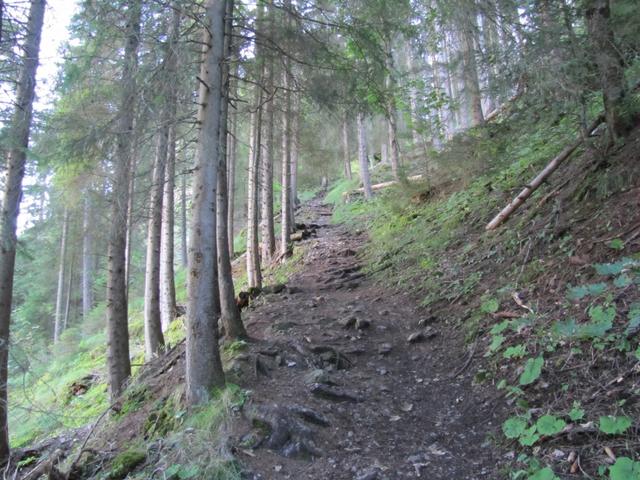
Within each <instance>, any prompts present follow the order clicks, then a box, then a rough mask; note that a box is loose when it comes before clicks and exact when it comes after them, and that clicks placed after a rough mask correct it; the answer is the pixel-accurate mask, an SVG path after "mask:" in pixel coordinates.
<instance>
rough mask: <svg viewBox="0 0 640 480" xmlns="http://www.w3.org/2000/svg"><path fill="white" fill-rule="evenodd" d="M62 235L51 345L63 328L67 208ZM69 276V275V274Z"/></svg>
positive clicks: (65, 209) (58, 337) (66, 209)
mask: <svg viewBox="0 0 640 480" xmlns="http://www.w3.org/2000/svg"><path fill="white" fill-rule="evenodd" d="M62 217H63V218H62V235H61V237H60V254H59V257H58V291H57V293H56V311H55V317H54V325H53V343H58V340H60V334H61V333H62V326H63V322H62V319H63V313H62V309H63V296H64V284H65V280H66V268H67V262H66V261H67V245H68V243H69V242H68V237H69V208H68V207H67V206H65V207H64V213H63V215H62ZM69 275H70V273H69Z"/></svg>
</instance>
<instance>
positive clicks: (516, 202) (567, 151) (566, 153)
mask: <svg viewBox="0 0 640 480" xmlns="http://www.w3.org/2000/svg"><path fill="white" fill-rule="evenodd" d="M602 122H604V115H599V116H598V118H596V119H595V120H594V121H593V123H592V124H591V125H589V128H588V129H587V135H591V133H592V132H593V131H594V130H595V129H596V128H598V126H599V125H600V124H601V123H602ZM583 142H584V138H583V137H580V138H578V139H576V140H575V141H574V142H573V143H572V144H571V145H568V146H567V147H565V148H564V150H562V151H561V152H560V153H559V154H558V155H557V156H556V157H555V158H554V159H553V160H551V161H550V162H549V163H548V164H547V166H546V167H544V169H543V170H542V171H541V172H540V173H539V174H538V175H537V176H536V177H535V178H534V179H533V180H532V181H531V183H529V184H528V185H527V186H525V187H524V189H523V190H522V191H521V192H520V193H519V194H518V195H517V196H516V198H514V199H513V200H512V201H511V203H509V205H507V206H506V207H505V208H503V209H502V211H501V212H500V213H499V214H498V215H496V216H495V217H494V218H493V220H491V221H490V222H489V223H488V224H487V226H486V227H485V229H486V230H495V229H496V228H498V227H499V226H500V225H502V223H504V222H505V221H506V220H507V219H508V218H509V217H510V216H511V214H513V212H515V211H516V210H517V209H518V208H519V207H520V205H522V204H523V203H524V202H525V201H526V200H527V198H529V197H530V196H531V194H532V193H533V192H535V191H536V190H537V189H538V187H539V186H540V185H542V182H544V181H545V180H546V179H547V177H549V175H551V174H552V173H553V172H555V171H556V170H557V169H558V167H559V166H560V165H561V164H562V162H564V161H565V160H566V159H567V158H569V157H570V156H571V154H572V153H573V152H574V151H575V150H576V149H577V148H578V147H579V146H580V145H582V143H583Z"/></svg>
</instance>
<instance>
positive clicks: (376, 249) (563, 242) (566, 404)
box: [326, 106, 640, 480]
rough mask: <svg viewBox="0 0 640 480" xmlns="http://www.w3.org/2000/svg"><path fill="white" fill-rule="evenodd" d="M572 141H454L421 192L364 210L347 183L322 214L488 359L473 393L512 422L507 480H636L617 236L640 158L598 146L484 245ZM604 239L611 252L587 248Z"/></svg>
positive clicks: (535, 136)
mask: <svg viewBox="0 0 640 480" xmlns="http://www.w3.org/2000/svg"><path fill="white" fill-rule="evenodd" d="M596 107H597V106H596ZM594 108H595V107H594ZM575 135H576V132H575V130H574V129H573V128H572V127H571V121H570V120H569V119H568V117H564V118H560V119H557V118H556V119H549V118H540V119H539V122H537V123H536V124H534V125H531V124H530V123H529V122H525V121H518V119H517V117H516V118H513V119H512V120H511V121H510V122H509V125H504V124H497V125H490V126H487V127H485V128H479V129H476V130H472V131H471V132H469V133H468V134H466V135H464V136H460V137H459V138H457V139H454V140H453V141H452V142H450V143H449V145H448V147H447V149H446V150H445V151H443V152H440V153H437V154H435V155H434V157H433V158H430V159H429V161H428V162H427V170H426V171H427V173H428V176H427V179H426V180H425V181H424V182H422V183H414V184H411V185H410V186H409V187H407V186H404V187H401V186H395V187H392V188H388V189H386V190H385V191H383V192H382V193H379V194H377V195H376V197H375V198H374V199H373V200H372V201H369V202H365V201H363V200H362V199H360V198H358V197H357V196H353V195H351V196H350V197H349V201H344V200H345V199H346V198H347V196H346V195H344V193H345V192H347V191H348V190H349V188H353V187H352V185H351V184H349V182H346V181H342V182H339V183H338V184H336V185H335V186H334V188H333V189H332V190H331V191H330V193H329V195H328V196H327V198H326V200H327V201H328V202H331V203H333V204H334V205H335V211H334V217H333V219H334V221H335V222H340V223H344V224H345V225H351V226H352V228H354V229H361V230H365V231H367V232H368V234H369V243H368V246H367V249H366V252H365V256H366V260H367V265H368V269H369V271H370V272H371V273H373V274H374V275H375V276H376V278H377V279H378V281H379V282H381V283H384V284H385V285H387V286H389V287H392V288H395V289H398V290H402V291H405V292H410V293H413V294H414V295H416V296H418V298H419V299H421V300H422V305H423V307H424V308H425V310H426V311H427V312H428V313H429V314H430V315H431V316H432V317H433V318H436V319H439V320H440V321H443V322H444V323H448V324H450V325H452V326H453V327H454V328H457V329H459V330H460V331H461V332H465V334H466V335H465V336H466V341H467V342H469V344H470V346H469V348H470V349H471V350H472V351H475V350H476V348H477V347H478V346H480V350H482V349H484V351H483V352H482V353H483V354H484V357H483V358H482V361H481V362H480V365H479V366H477V368H476V372H475V381H476V382H478V383H490V384H492V385H494V386H495V387H496V389H497V391H498V397H497V398H498V399H502V400H501V401H505V400H506V402H507V404H508V405H510V407H508V408H509V409H510V410H511V412H512V414H511V415H510V416H508V418H506V419H505V420H504V423H503V425H502V431H501V432H499V435H498V438H499V440H498V443H499V446H500V448H503V449H512V450H513V452H515V453H514V457H513V461H511V462H507V463H509V465H508V466H507V467H506V470H505V472H504V473H505V476H509V478H512V479H532V480H555V479H558V478H560V476H561V475H564V474H575V473H577V472H580V471H584V472H587V474H588V475H590V476H591V477H590V478H603V479H604V478H607V479H611V480H623V479H625V480H626V479H636V480H637V479H639V478H640V458H638V455H637V446H638V428H639V427H640V425H639V424H638V423H637V419H638V416H639V414H640V411H639V408H638V401H637V398H638V395H639V394H640V388H639V387H638V377H639V374H640V363H639V362H640V347H639V345H638V335H637V334H638V332H639V331H640V294H639V293H638V285H640V255H639V254H638V253H637V252H634V251H630V250H629V246H627V244H626V242H625V239H624V238H623V235H622V234H621V235H620V236H616V234H615V232H616V230H619V229H622V231H624V228H623V227H624V225H625V222H631V221H632V218H633V216H634V215H635V213H634V214H632V215H631V217H630V216H629V212H628V211H627V210H625V208H624V207H621V208H620V207H618V205H617V203H616V201H615V198H616V196H617V195H621V194H622V193H623V192H625V191H629V189H632V188H634V186H635V187H637V182H638V172H637V170H638V169H637V168H636V167H635V164H633V162H631V163H629V162H630V160H629V159H630V158H633V156H634V153H633V150H631V154H630V155H629V154H625V153H624V150H621V151H620V152H622V153H620V156H621V157H622V158H623V159H626V160H624V161H623V160H620V161H615V160H613V159H607V157H606V154H605V153H603V152H602V151H601V150H599V147H598V146H597V145H593V146H592V148H591V149H590V150H589V151H586V150H584V149H583V150H581V151H579V152H577V154H576V155H575V157H574V160H572V161H571V162H575V163H576V166H571V162H569V164H568V165H567V166H565V167H563V169H564V170H563V169H561V172H562V173H557V174H556V176H557V177H558V182H559V184H560V187H552V188H558V190H557V191H556V192H554V191H553V190H552V191H551V193H550V192H549V190H550V189H549V188H548V187H547V188H545V187H543V188H541V189H540V190H539V191H537V192H536V193H535V194H534V195H533V196H532V197H531V198H530V199H529V200H528V202H527V206H526V207H525V208H524V209H523V211H522V212H519V213H518V214H517V215H515V216H514V217H513V218H511V219H510V220H509V222H510V223H509V225H508V226H507V227H504V228H502V229H500V230H499V232H498V233H497V234H496V233H493V234H488V233H486V232H485V231H484V226H485V225H486V224H487V222H488V221H489V220H490V219H491V218H492V215H495V214H496V213H497V212H498V211H500V209H501V208H502V207H504V205H506V203H507V202H508V201H509V200H511V198H513V196H514V195H515V194H516V193H517V192H518V191H519V190H520V189H521V188H522V185H525V184H526V183H527V182H528V181H529V180H530V179H531V178H533V176H535V174H537V173H538V172H539V171H540V170H541V169H542V167H544V166H545V164H546V163H547V162H548V161H549V160H550V159H551V158H553V157H554V156H555V155H556V154H557V153H558V152H559V151H560V150H561V149H562V148H563V147H564V146H565V145H566V144H567V143H568V142H569V141H570V140H571V139H572V138H573V137H574V136H575ZM629 142H630V143H629V146H628V148H629V149H632V148H633V142H632V141H631V140H630V141H629ZM636 153H637V152H636ZM625 155H626V156H625ZM625 161H626V162H627V163H624V162H625ZM580 162H583V163H584V164H585V165H587V168H585V167H584V166H580ZM588 162H591V163H588ZM445 166H446V168H445ZM421 171H422V172H424V171H425V170H424V168H422V170H421ZM445 171H446V172H448V173H447V174H446V176H445ZM413 173H419V172H418V171H414V172H413ZM562 175H565V177H564V179H563V178H562ZM551 195H553V196H551ZM605 202H608V203H607V207H606V208H607V209H605V206H604V205H605ZM631 203H632V202H631ZM616 215H617V217H616ZM636 221H637V219H636ZM603 231H604V233H608V234H607V238H608V240H607V241H603V242H600V243H595V244H592V245H591V246H589V240H590V237H594V236H596V235H602V232H603ZM612 232H613V234H611V233H612ZM585 252H588V253H585ZM625 255H626V256H625ZM596 258H597V259H598V261H595V259H596ZM572 262H573V263H572ZM471 344H473V346H471ZM563 478H565V477H563Z"/></svg>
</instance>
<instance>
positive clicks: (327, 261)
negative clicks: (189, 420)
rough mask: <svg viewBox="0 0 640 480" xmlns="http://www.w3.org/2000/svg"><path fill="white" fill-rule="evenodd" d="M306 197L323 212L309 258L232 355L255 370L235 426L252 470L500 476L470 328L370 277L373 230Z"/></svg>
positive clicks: (294, 474) (259, 474) (490, 400)
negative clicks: (350, 224) (244, 347)
mask: <svg viewBox="0 0 640 480" xmlns="http://www.w3.org/2000/svg"><path fill="white" fill-rule="evenodd" d="M302 210H303V211H302V212H301V215H299V216H298V219H299V220H300V221H304V222H306V223H313V224H315V225H317V230H316V232H317V235H316V236H315V237H313V238H310V239H307V240H305V242H308V245H307V246H306V248H305V256H304V259H303V267H302V272H301V273H299V274H297V275H295V276H294V277H293V278H291V279H290V281H289V284H288V287H287V289H286V290H285V291H284V292H282V293H280V294H272V295H265V296H262V297H260V299H259V300H258V306H256V308H254V309H253V310H252V311H250V312H248V315H247V316H246V318H245V322H246V325H247V328H248V331H249V334H250V336H251V337H252V338H254V339H256V342H253V343H252V344H251V346H250V348H249V350H248V351H247V352H245V353H244V354H243V355H241V357H240V359H239V360H237V361H236V362H238V363H240V364H243V363H244V364H246V365H247V366H249V365H250V369H251V372H250V373H249V374H248V376H250V377H251V378H252V380H251V381H250V382H249V385H247V386H248V387H249V388H250V389H251V394H250V398H249V400H248V402H247V404H246V405H245V408H244V409H243V410H244V414H243V415H242V420H239V421H237V422H236V424H235V425H234V427H233V432H232V436H233V438H232V442H233V444H234V446H235V453H236V455H237V456H238V458H239V459H240V461H241V463H242V464H243V465H245V466H246V467H247V468H248V472H250V473H247V476H246V478H250V479H256V480H257V479H281V478H282V479H295V480H303V479H313V480H322V479H326V480H342V479H345V480H346V479H349V480H356V479H357V480H375V479H377V480H382V479H388V480H393V479H400V478H428V479H432V480H436V479H468V480H471V479H489V478H491V479H495V478H498V475H496V472H495V471H494V470H495V468H496V464H497V461H496V460H497V457H498V456H500V455H503V454H504V453H500V452H499V451H498V450H497V449H496V448H495V446H494V445H493V443H492V442H491V441H490V440H489V439H488V438H487V434H488V432H490V431H492V430H493V429H495V427H496V425H497V424H498V422H499V416H500V408H499V406H497V404H496V402H495V390H494V389H492V388H487V387H477V386H474V385H472V374H471V373H469V371H470V370H472V369H471V368H466V369H465V368H464V367H465V366H469V353H468V351H467V350H466V349H465V348H464V344H463V338H462V335H461V333H460V332H459V331H456V330H455V329H454V327H453V326H451V325H447V322H445V320H446V319H440V318H428V316H427V314H425V313H424V312H422V311H421V309H420V308H419V307H418V305H417V302H416V299H414V298H411V297H410V296H408V295H406V294H402V293H398V292H392V291H389V290H387V289H384V288H382V287H380V286H378V285H376V284H374V282H373V281H372V279H371V278H369V276H368V275H367V274H365V273H364V272H363V270H362V267H363V265H362V263H361V262H360V261H359V259H358V255H357V252H358V250H359V249H360V248H361V247H362V246H363V244H364V242H365V241H366V235H365V233H364V232H356V233H352V232H349V231H348V230H347V228H346V227H345V226H344V225H334V224H331V223H330V218H331V211H330V209H329V208H328V207H327V206H325V205H322V204H321V203H320V202H319V201H313V202H311V203H310V204H308V205H306V206H304V207H303V209H302ZM412 335H413V336H417V337H418V338H416V339H415V340H416V341H413V340H414V339H413V338H412V341H409V337H410V336H412ZM471 355H473V352H471ZM236 366H238V365H237V364H236ZM462 370H464V372H462V373H460V374H459V375H458V376H457V377H455V378H454V375H455V374H456V373H457V372H460V371H462ZM254 379H255V380H254ZM245 380H246V378H245ZM243 383H244V382H243ZM255 425H263V426H264V427H267V428H263V429H262V430H259V429H256V427H255ZM305 457H306V458H305Z"/></svg>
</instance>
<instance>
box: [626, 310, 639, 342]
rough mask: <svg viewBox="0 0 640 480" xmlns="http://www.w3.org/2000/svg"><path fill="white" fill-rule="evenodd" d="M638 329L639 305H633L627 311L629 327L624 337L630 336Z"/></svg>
mask: <svg viewBox="0 0 640 480" xmlns="http://www.w3.org/2000/svg"><path fill="white" fill-rule="evenodd" d="M638 329H640V304H638V303H634V304H633V305H631V309H630V310H629V325H627V328H626V330H625V335H630V334H632V333H634V332H635V331H637V330H638Z"/></svg>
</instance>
